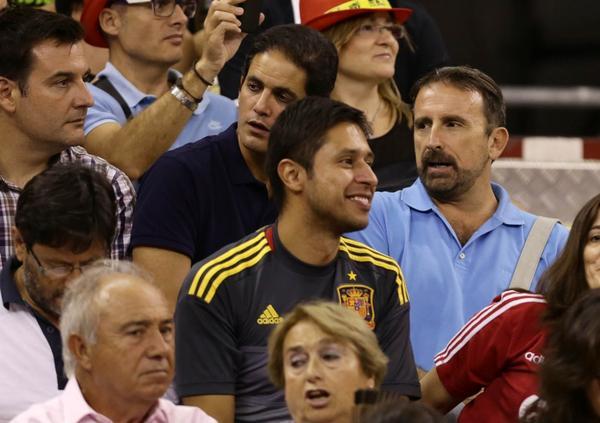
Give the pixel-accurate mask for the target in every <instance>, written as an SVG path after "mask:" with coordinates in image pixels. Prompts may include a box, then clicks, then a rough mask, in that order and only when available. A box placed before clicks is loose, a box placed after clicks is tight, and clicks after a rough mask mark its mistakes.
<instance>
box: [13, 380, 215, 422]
mask: <svg viewBox="0 0 600 423" xmlns="http://www.w3.org/2000/svg"><path fill="white" fill-rule="evenodd" d="M144 422H145V423H174V422H176V423H192V422H193V423H196V422H197V423H216V422H217V421H216V420H215V419H213V418H212V417H210V416H209V415H208V414H206V413H205V412H203V411H202V410H200V409H199V408H196V407H187V406H184V405H175V404H173V403H172V402H170V401H168V400H165V399H162V398H160V399H159V400H158V403H157V404H156V406H155V407H154V409H153V410H152V412H151V413H150V415H149V416H148V418H147V419H146V420H144ZM11 423H112V421H111V420H110V419H109V418H108V417H106V416H104V415H102V414H100V413H98V412H96V411H94V410H93V409H92V407H90V406H89V405H88V403H87V402H86V401H85V398H83V395H82V393H81V390H80V389H79V384H78V383H77V381H76V379H75V378H72V379H70V380H69V382H68V383H67V386H66V387H65V390H64V391H63V392H62V393H61V394H60V395H59V396H57V397H55V398H53V399H51V400H49V401H46V402H44V403H41V404H35V405H32V406H31V407H29V409H28V410H26V411H24V412H23V413H21V414H19V415H18V416H17V417H15V418H14V419H13V420H11Z"/></svg>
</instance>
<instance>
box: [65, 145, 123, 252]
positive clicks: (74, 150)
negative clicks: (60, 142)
mask: <svg viewBox="0 0 600 423" xmlns="http://www.w3.org/2000/svg"><path fill="white" fill-rule="evenodd" d="M60 161H61V162H63V163H64V162H72V161H78V162H81V163H84V164H88V165H90V166H93V168H94V169H95V170H96V171H98V172H100V173H103V174H104V175H106V177H107V179H108V180H109V181H110V183H111V185H112V187H113V189H114V191H115V197H116V200H117V228H116V230H115V238H114V240H113V244H112V248H111V254H110V255H111V258H113V259H123V258H125V257H127V255H128V250H129V243H130V242H131V227H132V224H133V207H134V206H135V190H134V188H133V185H132V184H131V181H130V180H129V178H128V177H127V175H125V173H123V172H122V171H121V170H119V169H118V168H116V167H115V166H113V165H111V164H110V163H108V162H107V161H106V160H104V159H102V158H100V157H98V156H94V155H92V154H89V153H88V152H87V151H85V149H84V148H82V147H70V148H68V149H67V150H65V151H63V153H62V154H61V156H60Z"/></svg>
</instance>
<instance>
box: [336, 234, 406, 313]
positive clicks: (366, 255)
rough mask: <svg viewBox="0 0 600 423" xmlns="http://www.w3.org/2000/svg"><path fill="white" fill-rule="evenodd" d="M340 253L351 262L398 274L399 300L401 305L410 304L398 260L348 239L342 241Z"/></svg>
mask: <svg viewBox="0 0 600 423" xmlns="http://www.w3.org/2000/svg"><path fill="white" fill-rule="evenodd" d="M340 251H343V252H344V253H346V254H347V255H348V257H349V258H350V259H351V260H354V261H358V262H364V263H371V264H373V265H374V266H377V267H380V268H383V269H386V270H389V271H391V272H394V273H395V274H396V284H397V285H398V288H397V289H398V299H399V301H400V304H405V303H408V301H409V300H408V290H407V289H406V283H405V280H404V275H403V274H402V270H401V269H400V266H398V263H397V262H396V260H394V259H393V258H391V257H390V256H386V255H385V254H382V253H380V252H379V251H377V250H374V249H373V248H371V247H368V246H367V245H365V244H363V243H362V242H358V241H355V240H353V239H350V238H346V237H342V238H341V239H340Z"/></svg>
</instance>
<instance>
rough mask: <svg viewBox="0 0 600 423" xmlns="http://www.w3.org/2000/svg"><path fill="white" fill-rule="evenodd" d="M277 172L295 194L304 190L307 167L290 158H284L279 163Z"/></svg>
mask: <svg viewBox="0 0 600 423" xmlns="http://www.w3.org/2000/svg"><path fill="white" fill-rule="evenodd" d="M277 174H278V175H279V179H281V182H282V183H283V185H285V187H286V188H287V189H288V190H290V191H291V192H292V193H294V194H299V193H301V192H302V191H303V190H304V181H305V180H306V169H304V168H303V167H302V166H301V165H300V164H298V163H296V162H295V161H293V160H290V159H283V160H282V161H280V162H279V164H278V165H277Z"/></svg>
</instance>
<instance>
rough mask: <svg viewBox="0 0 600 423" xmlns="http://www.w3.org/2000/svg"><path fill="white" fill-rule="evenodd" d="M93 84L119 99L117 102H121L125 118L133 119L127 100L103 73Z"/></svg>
mask: <svg viewBox="0 0 600 423" xmlns="http://www.w3.org/2000/svg"><path fill="white" fill-rule="evenodd" d="M93 84H94V85H95V86H96V87H98V88H100V89H101V90H102V91H104V92H106V93H107V94H108V95H110V96H111V97H112V98H114V99H115V100H117V103H119V105H120V106H121V109H123V113H125V118H126V119H127V120H129V119H131V110H130V109H129V106H128V105H127V103H126V102H125V99H124V98H123V97H122V96H121V94H119V92H118V91H117V89H116V88H115V86H114V85H113V84H111V83H110V81H109V80H108V78H107V77H106V76H104V75H102V76H100V77H98V79H97V80H96V81H95V82H94V83H93Z"/></svg>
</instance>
